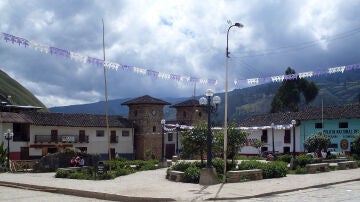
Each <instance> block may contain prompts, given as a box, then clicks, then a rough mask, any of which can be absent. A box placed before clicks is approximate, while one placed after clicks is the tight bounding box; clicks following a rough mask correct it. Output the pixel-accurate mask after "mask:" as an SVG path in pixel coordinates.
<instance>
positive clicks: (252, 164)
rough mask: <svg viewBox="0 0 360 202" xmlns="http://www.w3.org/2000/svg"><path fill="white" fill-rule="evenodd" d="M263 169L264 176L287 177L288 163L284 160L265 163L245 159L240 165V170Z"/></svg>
mask: <svg viewBox="0 0 360 202" xmlns="http://www.w3.org/2000/svg"><path fill="white" fill-rule="evenodd" d="M252 169H262V171H263V178H264V179H266V178H278V177H285V176H286V174H287V171H288V168H287V163H285V162H282V161H272V162H267V163H263V162H260V161H243V162H241V164H240V165H239V170H252Z"/></svg>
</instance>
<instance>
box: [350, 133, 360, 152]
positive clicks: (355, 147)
mask: <svg viewBox="0 0 360 202" xmlns="http://www.w3.org/2000/svg"><path fill="white" fill-rule="evenodd" d="M351 152H352V153H353V154H356V156H357V157H360V133H357V134H355V137H354V139H353V141H352V142H351Z"/></svg>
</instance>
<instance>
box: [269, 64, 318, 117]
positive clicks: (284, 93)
mask: <svg viewBox="0 0 360 202" xmlns="http://www.w3.org/2000/svg"><path fill="white" fill-rule="evenodd" d="M285 74H286V75H293V74H295V70H293V69H291V68H290V67H288V68H287V70H286V71H285ZM318 92H319V89H318V88H317V86H316V85H315V83H313V82H309V81H307V80H306V79H304V78H296V79H292V80H290V79H286V80H284V81H283V82H282V84H281V85H280V86H279V88H278V90H277V92H276V94H275V96H274V98H273V100H272V102H271V110H270V111H271V112H272V113H275V112H287V111H293V112H296V111H299V106H298V105H299V103H300V100H301V95H302V96H303V97H304V98H305V103H306V104H308V103H310V102H311V101H313V100H314V99H315V97H316V96H317V95H318Z"/></svg>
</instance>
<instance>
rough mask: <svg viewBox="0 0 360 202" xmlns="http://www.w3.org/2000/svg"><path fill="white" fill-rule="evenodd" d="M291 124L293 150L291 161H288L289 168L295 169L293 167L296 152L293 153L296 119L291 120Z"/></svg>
mask: <svg viewBox="0 0 360 202" xmlns="http://www.w3.org/2000/svg"><path fill="white" fill-rule="evenodd" d="M291 125H292V128H293V152H292V158H291V162H290V169H291V170H295V168H296V154H295V125H296V120H291Z"/></svg>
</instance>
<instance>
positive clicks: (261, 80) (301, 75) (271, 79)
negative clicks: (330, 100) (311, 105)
mask: <svg viewBox="0 0 360 202" xmlns="http://www.w3.org/2000/svg"><path fill="white" fill-rule="evenodd" d="M358 69H360V63H358V64H352V65H346V66H339V67H330V68H328V69H321V70H317V71H308V72H301V73H298V74H289V75H278V76H270V77H264V78H251V79H235V80H234V84H235V85H240V84H248V85H260V84H264V83H270V82H273V83H274V82H282V81H284V80H294V79H302V78H309V77H313V76H320V75H324V74H334V73H344V71H349V70H358Z"/></svg>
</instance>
